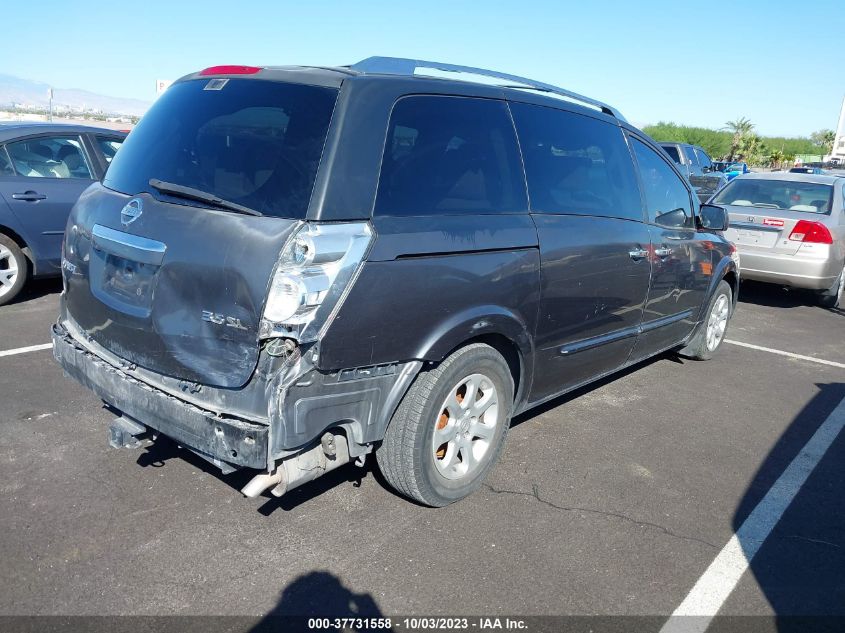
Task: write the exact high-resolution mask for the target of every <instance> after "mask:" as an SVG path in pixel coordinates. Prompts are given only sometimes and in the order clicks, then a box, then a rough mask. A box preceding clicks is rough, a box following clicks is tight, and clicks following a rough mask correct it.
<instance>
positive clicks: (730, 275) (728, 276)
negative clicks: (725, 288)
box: [723, 270, 738, 303]
mask: <svg viewBox="0 0 845 633" xmlns="http://www.w3.org/2000/svg"><path fill="white" fill-rule="evenodd" d="M723 279H724V280H725V281H727V282H728V285H729V286H730V287H731V294H732V295H733V301H734V303H736V299H737V290H738V288H737V280H736V273H735V272H734V271H732V270H729V271H728V272H726V273H725V276H724V277H723Z"/></svg>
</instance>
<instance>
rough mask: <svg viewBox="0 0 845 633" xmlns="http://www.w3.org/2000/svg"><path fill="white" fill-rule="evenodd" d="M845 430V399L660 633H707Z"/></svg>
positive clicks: (775, 484)
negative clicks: (757, 555)
mask: <svg viewBox="0 0 845 633" xmlns="http://www.w3.org/2000/svg"><path fill="white" fill-rule="evenodd" d="M843 426H845V398H843V399H842V400H841V401H840V402H839V404H838V405H837V406H836V408H835V409H834V410H833V411H832V412H831V414H830V415H829V416H827V419H826V420H825V421H824V422H823V423H822V425H821V426H820V427H819V428H818V429H817V430H816V432H815V433H814V434H813V437H811V438H810V440H809V441H808V442H807V443H806V444H805V445H804V448H802V449H801V452H800V453H798V455H796V456H795V459H793V460H792V462H791V463H790V464H789V466H787V467H786V470H784V471H783V473H782V474H781V476H780V477H778V479H777V481H776V482H775V483H774V484H773V485H772V487H771V488H769V491H768V492H767V493H766V496H765V497H763V499H762V500H761V501H760V503H758V504H757V507H755V508H754V510H753V511H752V512H751V514H749V515H748V518H747V519H745V521H744V522H743V523H742V525H741V526H740V527H739V529H738V530H737V531H736V532H735V533H734V535H733V536H732V537H731V538H730V540H729V541H728V542H727V544H726V545H725V547H723V548H722V550H721V551H720V552H719V554H718V555H717V556H716V558H715V559H714V560H713V562H712V563H711V564H710V566H709V567H708V568H707V570H706V571H705V572H704V574H703V575H702V576H701V578H699V579H698V582H697V583H695V586H694V587H693V588H692V590H691V591H690V592H689V594H687V597H686V598H684V601H683V602H681V604H680V605H679V606H678V608H677V609H675V611H674V613H672V615H671V616H670V618H669V619H668V620H667V621H666V623H665V624H664V625H663V628H661V629H660V633H703V632H704V631H705V630H707V627H708V626H709V625H710V621H711V619H712V618H713V616H715V615H716V614H717V613H718V612H719V609H721V607H722V605H723V604H724V602H725V600H727V598H728V596H729V595H730V594H731V592H732V591H733V590H734V587H736V585H737V583H738V582H739V579H740V578H741V577H742V575H743V573H745V570H746V569H748V566H749V564H750V562H751V559H753V558H754V555H755V554H757V552H758V551H759V549H760V546H761V545H762V544H763V541H765V540H766V537H768V536H769V534H770V533H771V532H772V530H773V529H774V527H775V525H777V522H778V521H779V520H780V518H781V516H783V513H784V512H785V511H786V509H787V508H788V507H789V504H790V503H792V500H793V499H794V498H795V495H796V494H797V492H798V490H799V489H800V488H801V486H803V485H804V482H805V481H807V478H808V477H809V476H810V473H812V472H813V469H815V467H816V465H817V464H818V463H819V461H821V458H822V457H823V456H824V454H825V452H826V451H827V449H828V448H830V445H831V444H832V443H833V441H834V440H835V439H836V437H837V436H838V435H839V433H840V431H842V427H843Z"/></svg>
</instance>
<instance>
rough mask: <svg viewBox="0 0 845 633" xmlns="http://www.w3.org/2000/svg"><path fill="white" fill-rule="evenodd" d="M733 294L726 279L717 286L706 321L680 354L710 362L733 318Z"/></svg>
mask: <svg viewBox="0 0 845 633" xmlns="http://www.w3.org/2000/svg"><path fill="white" fill-rule="evenodd" d="M732 299H733V293H732V292H731V287H730V285H728V282H726V281H725V280H724V279H723V280H722V281H720V282H719V285H718V286H716V292H714V293H713V296H712V297H710V302H709V303H708V304H707V312H706V313H705V314H706V316H705V317H704V320H703V321H702V322H701V323H700V324H699V326H698V329H697V330H696V332H695V334H693V337H692V339H690V342H689V343H687V345H686V347H684V348H682V349H681V350H680V351H679V352H678V353H679V354H680V355H681V356H685V357H686V358H692V359H695V360H709V359H711V358H713V354H715V353H716V350H717V349H719V347H720V346H721V345H722V341H724V340H725V333H726V332H727V329H728V323H729V322H730V320H731V316H733V300H732Z"/></svg>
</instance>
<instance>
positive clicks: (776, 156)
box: [769, 149, 786, 168]
mask: <svg viewBox="0 0 845 633" xmlns="http://www.w3.org/2000/svg"><path fill="white" fill-rule="evenodd" d="M785 160H786V154H784V153H783V150H782V149H776V150H773V151H772V152H770V153H769V164H770V165H771V166H772V167H775V168H779V167H781V166H782V165H783V162H784V161H785Z"/></svg>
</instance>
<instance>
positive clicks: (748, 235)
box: [728, 227, 780, 248]
mask: <svg viewBox="0 0 845 633" xmlns="http://www.w3.org/2000/svg"><path fill="white" fill-rule="evenodd" d="M730 233H731V234H732V235H729V236H728V238H729V239H731V241H733V242H734V243H736V244H744V245H747V246H759V247H763V248H772V247H773V246H774V245H775V244H776V243H777V240H778V235H779V233H780V232H779V231H766V230H762V229H760V230H758V229H747V228H738V227H735V228H732V229H731V230H730Z"/></svg>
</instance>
